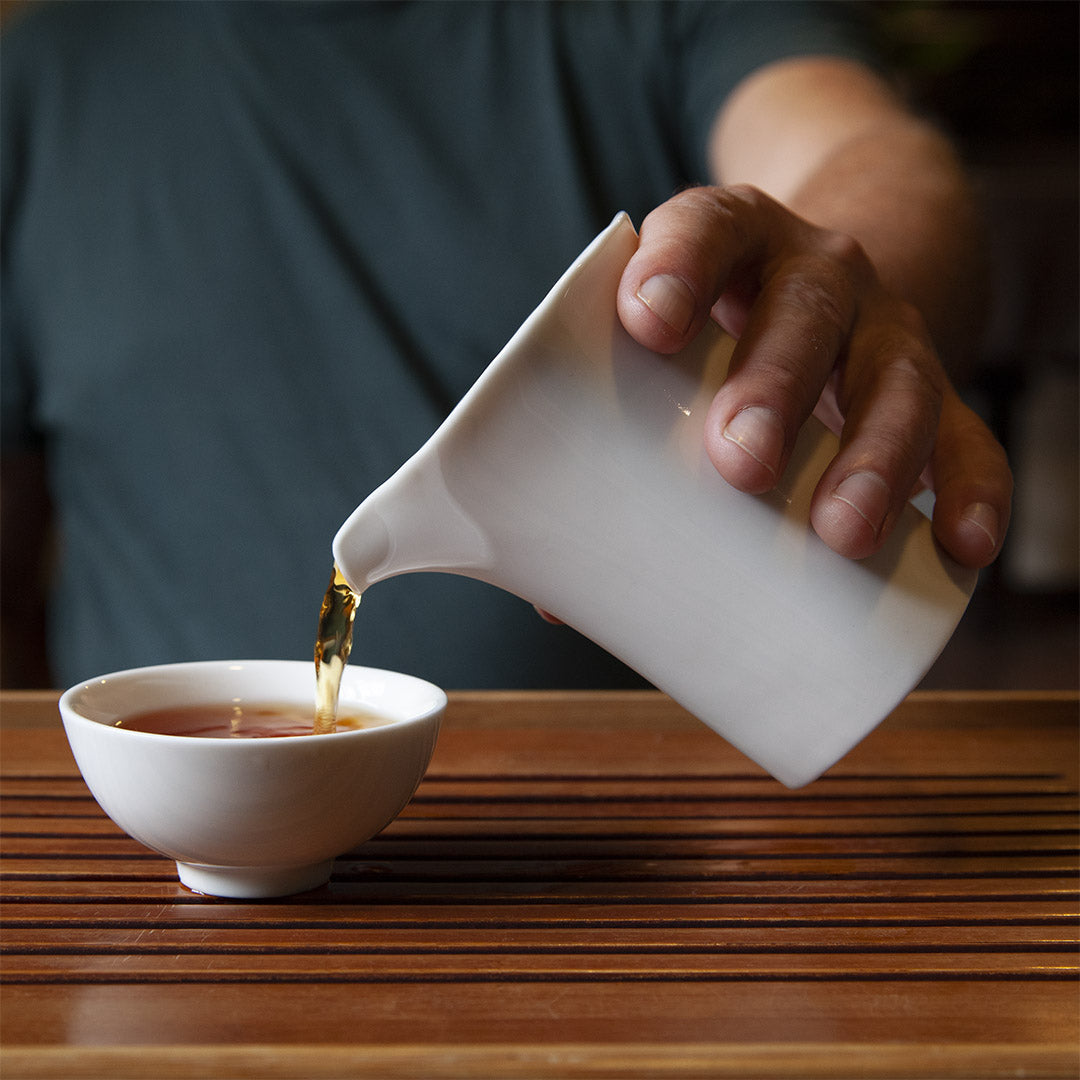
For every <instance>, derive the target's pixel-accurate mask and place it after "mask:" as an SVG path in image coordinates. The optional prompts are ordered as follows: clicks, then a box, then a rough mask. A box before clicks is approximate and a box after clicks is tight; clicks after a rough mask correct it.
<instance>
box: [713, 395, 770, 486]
mask: <svg viewBox="0 0 1080 1080" xmlns="http://www.w3.org/2000/svg"><path fill="white" fill-rule="evenodd" d="M724 438H725V439H727V440H728V442H733V443H734V444H735V445H736V446H738V447H739V448H740V449H741V450H745V451H746V453H748V454H749V455H750V456H751V457H752V458H753V459H754V460H755V461H756V462H758V463H759V464H761V465H764V466H765V468H766V469H768V470H769V472H771V473H772V474H773V476H776V474H777V472H778V471H779V468H780V455H781V454H783V452H784V425H783V423H782V422H781V420H780V417H779V416H778V415H777V414H776V413H775V412H774V411H773V410H772V409H769V408H766V407H765V406H764V405H749V406H747V407H746V408H745V409H740V410H739V412H737V413H736V414H735V415H734V416H733V417H732V418H731V419H730V420H729V421H728V424H727V427H726V428H724Z"/></svg>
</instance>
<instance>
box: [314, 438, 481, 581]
mask: <svg viewBox="0 0 1080 1080" xmlns="http://www.w3.org/2000/svg"><path fill="white" fill-rule="evenodd" d="M333 552H334V562H335V564H336V565H337V567H338V569H339V570H340V571H341V573H342V574H343V575H344V577H345V579H346V581H348V583H349V587H350V588H351V589H352V590H353V591H354V592H357V593H362V592H364V590H365V589H367V588H368V587H369V586H370V585H374V584H375V583H376V582H378V581H384V580H385V579H386V578H391V577H396V576H398V575H399V574H408V573H414V572H418V571H431V572H442V573H451V574H468V575H470V576H473V577H483V576H484V570H485V568H487V567H489V566H490V564H491V545H490V542H489V540H488V538H487V536H486V534H485V533H484V531H483V529H481V527H480V526H479V524H478V523H477V522H476V520H475V519H474V518H473V517H471V516H470V515H469V514H468V513H467V512H466V511H465V510H464V509H463V507H462V506H461V505H460V503H459V502H458V500H457V499H456V498H455V497H454V496H453V494H452V493H451V491H450V490H449V488H448V487H447V484H446V482H445V479H444V477H443V473H442V468H441V465H440V462H439V457H438V452H437V450H436V449H435V448H434V447H432V446H429V447H427V448H426V449H425V450H424V451H421V452H420V453H419V454H417V455H416V456H415V457H414V458H411V459H410V460H409V461H408V462H406V463H405V465H403V466H402V467H401V469H399V470H398V472H396V473H395V474H394V475H393V476H391V477H390V479H389V480H387V481H386V482H385V483H384V484H382V485H381V486H380V487H378V488H376V489H375V491H373V492H372V493H371V494H370V495H369V496H368V497H367V498H366V499H365V500H364V501H363V502H362V503H361V504H360V505H359V506H358V507H357V508H356V509H355V510H354V511H353V512H352V514H350V515H349V517H348V519H347V520H346V521H345V524H344V525H342V526H341V528H340V529H339V530H338V533H337V536H335V537H334V543H333Z"/></svg>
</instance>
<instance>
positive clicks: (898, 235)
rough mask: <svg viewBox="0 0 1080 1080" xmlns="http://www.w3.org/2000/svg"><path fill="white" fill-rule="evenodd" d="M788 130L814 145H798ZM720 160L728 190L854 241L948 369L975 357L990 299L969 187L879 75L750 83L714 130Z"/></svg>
mask: <svg viewBox="0 0 1080 1080" xmlns="http://www.w3.org/2000/svg"><path fill="white" fill-rule="evenodd" d="M856 88H858V90H859V94H858V95H857V98H856V95H855V93H854V90H855V89H856ZM853 100H857V101H858V104H857V105H855V106H852V105H851V102H852V101H853ZM818 118H820V119H818ZM793 128H797V129H798V130H800V131H805V130H812V131H815V130H816V132H817V137H816V138H814V139H813V140H808V139H806V137H805V136H803V139H802V140H801V141H800V139H797V138H794V137H792V136H791V135H790V132H791V131H792V129H793ZM777 147H785V149H784V151H783V152H779V151H778V150H777V149H776V148H777ZM713 163H714V169H715V170H716V171H717V173H718V174H719V175H718V178H719V179H720V180H721V181H722V182H724V183H750V184H753V185H754V186H756V187H760V188H761V189H762V190H764V191H766V192H767V193H768V194H770V195H772V196H773V197H774V198H776V199H778V200H779V201H780V202H783V203H785V204H786V205H787V206H788V207H790V208H791V209H792V210H793V211H794V212H795V213H797V214H799V216H801V217H803V218H805V219H806V220H808V221H810V222H812V223H814V224H815V225H820V226H823V227H825V228H829V229H835V230H837V231H839V232H843V233H846V234H848V235H850V236H853V237H854V238H855V239H856V240H858V241H859V243H860V244H861V245H862V247H863V248H864V249H865V251H866V252H867V254H868V255H869V257H870V260H871V261H872V262H873V264H874V266H875V268H876V270H877V273H878V275H879V277H880V278H881V280H882V282H883V284H884V285H885V286H886V287H887V288H888V289H890V290H891V291H892V292H894V293H895V294H896V295H898V296H900V297H902V298H904V299H906V300H907V301H909V302H910V303H912V304H913V305H914V306H915V307H917V308H918V309H919V311H920V313H921V314H922V316H923V318H924V319H925V320H926V323H927V325H928V327H929V329H930V333H931V336H932V338H933V340H934V342H935V344H936V346H937V348H938V350H939V353H940V355H941V356H942V359H943V360H945V361H946V363H947V364H948V365H949V366H950V367H953V368H955V367H956V366H957V365H958V364H959V363H961V362H962V361H963V360H964V359H965V357H966V356H967V355H968V354H969V353H970V352H971V350H972V348H973V346H974V344H975V343H976V342H977V339H978V332H979V328H980V324H981V319H982V315H983V310H984V303H985V266H984V261H983V255H982V242H981V229H980V226H979V221H978V214H977V211H976V203H975V198H974V196H973V193H972V190H971V185H970V183H969V182H968V179H967V177H966V176H965V174H964V171H963V169H962V167H961V165H960V162H959V160H958V157H957V155H956V153H955V151H954V150H953V148H952V146H951V145H950V143H949V142H948V140H947V139H945V138H944V137H943V136H942V135H941V134H940V133H939V132H938V131H936V130H935V129H934V128H933V127H932V126H930V125H928V124H925V123H923V122H921V121H919V120H918V119H916V118H915V117H912V116H911V115H909V114H908V113H907V112H906V111H905V110H904V109H903V106H902V105H901V103H900V102H899V101H898V100H897V99H896V98H895V97H894V96H893V95H892V94H891V92H890V91H889V90H888V88H887V87H886V86H885V85H884V84H883V83H880V82H879V81H877V80H876V79H875V77H874V76H872V75H870V74H869V73H867V72H864V71H862V70H861V69H859V68H856V67H854V66H852V65H846V64H831V63H829V62H826V61H805V62H804V61H794V62H791V63H789V64H784V65H778V66H777V67H776V68H775V69H774V70H771V71H767V72H765V73H763V74H761V75H759V76H756V77H754V78H753V79H752V80H751V81H750V82H749V83H748V85H747V86H746V87H744V88H743V89H742V90H741V91H740V92H739V93H738V94H737V95H736V97H735V99H734V100H733V102H732V105H731V106H730V107H729V109H728V110H726V113H725V115H724V116H722V117H721V122H719V123H718V125H717V130H716V136H715V138H714V145H713Z"/></svg>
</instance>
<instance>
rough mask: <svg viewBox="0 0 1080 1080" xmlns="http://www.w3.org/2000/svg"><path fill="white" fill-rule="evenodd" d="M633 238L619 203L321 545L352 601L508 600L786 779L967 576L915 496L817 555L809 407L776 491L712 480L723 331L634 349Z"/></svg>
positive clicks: (848, 739)
mask: <svg viewBox="0 0 1080 1080" xmlns="http://www.w3.org/2000/svg"><path fill="white" fill-rule="evenodd" d="M636 246H637V234H636V232H635V231H634V228H633V226H632V225H631V224H630V221H629V219H628V218H627V217H626V216H625V215H619V216H618V217H617V218H616V219H615V220H614V222H613V223H612V224H611V226H609V228H608V229H607V230H605V232H603V233H601V234H600V236H598V237H597V239H596V240H595V241H594V242H593V243H592V244H591V245H590V246H589V247H588V248H587V249H586V250H585V251H584V252H583V253H582V255H581V256H579V258H578V259H577V260H576V261H575V263H574V264H573V265H572V266H571V267H570V269H569V270H568V271H567V272H566V273H565V274H564V275H563V277H562V279H561V280H560V281H559V282H558V284H557V285H556V286H555V288H554V289H552V291H551V293H550V294H549V295H548V297H547V298H546V299H545V300H544V302H543V303H542V304H541V305H540V307H539V308H537V310H536V311H535V312H534V313H533V314H532V315H531V316H530V317H529V319H528V320H527V321H526V322H525V323H524V325H523V326H522V327H521V329H520V330H519V331H518V332H517V334H515V336H514V337H513V339H512V340H511V341H510V343H509V344H508V345H507V346H506V348H505V349H504V350H503V351H502V352H501V353H500V354H499V356H498V357H496V358H495V360H494V361H493V362H492V363H491V365H490V366H489V367H488V369H487V370H486V371H485V372H484V373H483V375H482V376H481V378H480V379H479V380H478V381H477V383H476V384H475V386H473V387H472V389H471V390H470V391H469V393H468V394H467V395H466V396H465V397H464V398H463V399H462V401H461V403H460V404H459V405H458V407H457V408H456V409H455V410H454V412H453V413H452V414H451V416H450V417H449V418H448V419H447V420H446V422H445V423H444V424H443V425H442V426H441V427H440V428H439V430H438V431H437V432H436V433H435V434H434V435H433V436H432V438H431V439H430V440H429V441H428V442H427V443H426V444H425V445H424V447H422V448H421V450H420V451H419V452H418V453H417V454H416V455H415V456H414V457H413V458H411V459H410V460H409V461H408V462H406V463H405V465H403V466H402V468H401V469H400V470H399V471H398V472H397V473H396V474H395V475H394V476H392V477H391V478H390V479H389V480H388V481H387V482H386V483H385V484H383V485H382V486H381V487H380V488H378V489H377V490H376V491H375V492H373V493H372V494H371V495H370V496H369V497H368V498H367V499H365V500H364V502H363V503H362V504H361V505H360V506H359V507H358V508H357V509H356V511H354V513H353V514H352V515H351V516H350V518H349V519H348V520H347V521H346V522H345V524H344V525H343V526H342V528H341V530H340V531H339V532H338V535H337V537H336V538H335V540H334V558H335V560H336V562H337V565H338V566H339V567H340V569H341V571H342V573H343V574H344V575H345V577H346V578H347V579H348V580H349V582H350V584H351V585H352V587H353V588H354V589H356V590H357V591H363V590H365V589H367V588H368V587H370V586H371V585H373V584H375V583H376V582H380V581H383V580H384V579H386V578H390V577H393V576H395V575H397V574H403V573H408V572H412V571H421V570H431V571H448V572H451V573H458V574H465V575H468V576H470V577H474V578H478V579H480V580H482V581H486V582H490V583H492V584H495V585H497V586H500V587H501V588H503V589H506V590H508V591H510V592H512V593H515V594H517V595H518V596H521V597H523V598H524V599H526V600H528V601H530V602H532V603H534V604H536V605H537V606H538V607H540V608H542V609H544V610H546V611H549V612H551V613H552V614H554V615H556V616H558V617H559V618H560V619H562V620H563V621H564V622H566V623H568V624H569V625H571V626H573V627H575V628H576V629H577V630H579V631H580V632H582V633H583V634H585V635H586V636H588V637H590V638H592V639H593V640H594V641H596V642H597V643H598V644H600V645H602V646H603V647H604V648H606V649H607V650H609V651H610V652H612V653H614V654H615V655H616V656H618V657H620V658H621V659H622V660H623V661H625V662H626V663H627V664H629V665H630V666H631V667H632V668H635V669H636V670H637V671H639V672H640V673H641V674H642V675H644V676H645V677H646V678H647V679H649V680H650V681H651V682H652V683H653V684H654V685H655V686H657V687H659V688H660V689H661V690H664V691H666V692H667V693H668V694H670V695H671V696H672V697H673V698H675V699H676V700H677V701H679V702H680V703H681V704H682V705H684V706H685V707H686V708H687V709H688V710H689V711H690V712H692V713H694V714H695V715H696V716H698V717H699V718H700V719H701V720H703V721H704V722H705V723H707V724H708V725H709V726H710V727H712V728H714V729H715V730H716V731H717V732H719V733H720V734H721V735H723V736H724V737H725V738H727V739H728V740H729V741H730V742H732V743H733V744H734V745H735V746H737V747H739V748H740V749H741V750H742V751H743V752H744V753H746V754H747V755H748V756H749V757H750V758H752V759H753V760H754V761H756V762H758V763H759V764H761V765H762V766H763V767H764V768H765V769H767V770H768V771H769V772H771V773H772V774H773V775H774V776H776V777H777V778H778V779H780V780H781V781H783V782H784V783H785V784H787V785H789V786H792V787H795V786H799V785H801V784H805V783H807V782H808V781H810V780H812V779H814V778H815V777H816V776H818V775H819V774H820V773H822V772H823V771H824V770H826V769H827V768H828V767H829V766H830V765H832V764H833V763H834V762H836V761H837V760H838V759H839V758H840V757H842V756H843V755H844V754H845V753H846V752H847V751H848V750H849V749H850V748H851V747H852V746H854V745H855V743H857V742H858V741H859V740H860V739H861V738H862V737H863V736H864V735H866V734H867V732H869V731H870V730H871V729H872V728H873V727H874V726H875V725H876V724H878V723H879V722H880V721H881V720H882V719H883V718H884V717H885V716H886V715H887V714H888V713H889V712H890V711H891V710H892V709H893V708H894V707H895V705H896V704H897V703H898V702H899V701H900V700H901V699H902V698H903V697H904V696H905V695H906V694H907V693H908V691H909V690H911V689H912V687H914V686H915V685H916V684H917V682H918V681H919V680H920V678H921V677H922V675H923V674H924V673H925V672H926V670H927V668H928V667H929V666H930V664H931V663H932V662H933V661H934V659H935V658H936V657H937V655H938V653H939V652H940V650H941V648H942V647H943V646H944V645H945V643H946V642H947V641H948V639H949V637H950V635H951V634H952V631H953V630H954V628H955V626H956V624H957V622H958V621H959V619H960V617H961V615H962V614H963V612H964V609H965V607H966V605H967V602H968V599H969V597H970V594H971V591H972V588H973V587H974V584H975V580H976V575H975V573H974V572H971V571H967V570H963V569H961V568H960V567H958V566H957V565H955V564H954V563H952V561H951V560H949V559H948V558H947V557H946V556H944V555H943V553H942V552H941V551H940V550H939V549H938V547H937V545H936V544H935V541H934V540H933V537H932V535H931V530H930V525H929V522H928V521H927V519H926V518H925V517H924V516H923V515H922V514H921V513H920V512H919V511H918V510H916V509H915V508H914V507H913V506H909V507H908V509H907V511H906V514H905V516H904V517H903V519H902V520H901V522H900V523H899V525H898V527H897V528H896V531H895V534H894V535H893V536H892V538H891V539H890V540H889V542H888V543H887V544H886V546H885V548H884V549H883V550H882V551H881V552H880V553H879V554H878V555H876V556H874V557H873V558H870V559H867V560H865V561H862V562H852V561H850V560H847V559H844V558H842V557H841V556H839V555H837V554H835V553H834V552H833V551H831V550H830V549H829V548H828V547H827V546H826V545H825V544H824V543H823V542H822V541H821V540H820V539H819V538H818V537H817V535H816V534H815V533H814V532H813V531H812V529H811V528H810V525H809V506H810V497H811V494H812V493H813V490H814V487H815V485H816V483H817V480H818V479H819V477H820V475H821V473H822V472H823V471H824V468H825V466H826V464H827V463H828V461H829V460H830V459H831V458H832V456H833V454H834V453H835V451H836V445H837V444H836V439H835V437H834V436H833V435H832V433H831V432H829V431H828V430H827V429H826V428H825V427H824V425H822V424H821V423H820V422H818V421H817V420H811V421H810V422H809V423H807V424H806V425H805V428H804V430H803V431H802V433H801V435H800V438H799V439H798V442H797V444H796V448H795V451H794V455H793V458H792V461H791V463H790V465H789V466H788V468H787V470H786V472H785V474H784V476H783V478H782V480H781V483H780V484H779V486H778V488H777V490H776V491H774V492H772V493H770V494H769V495H767V496H761V497H759V496H750V495H746V494H743V493H741V492H738V491H736V490H735V489H733V488H731V487H730V486H729V485H727V484H726V483H725V482H724V480H723V479H722V478H721V477H720V475H719V474H718V473H717V472H716V470H715V469H714V468H713V466H712V464H711V462H710V461H709V459H708V457H707V456H706V454H705V451H704V444H703V424H704V418H705V413H706V410H707V408H708V405H709V402H710V401H711V400H712V398H713V395H714V394H715V392H716V390H717V389H718V387H719V386H720V384H721V382H722V381H723V378H724V376H725V374H726V371H727V365H728V361H729V358H730V352H731V347H732V342H731V340H730V339H729V338H727V337H726V336H725V335H724V334H723V333H722V332H721V331H720V330H719V328H717V327H715V326H710V327H708V328H707V329H706V331H705V332H704V333H703V334H702V335H701V336H700V337H699V338H698V339H697V340H696V341H695V342H694V344H693V345H692V346H691V347H690V348H689V349H687V350H686V351H685V352H683V353H681V354H679V355H677V356H674V357H668V356H660V355H658V354H655V353H652V352H650V351H648V350H646V349H644V348H642V347H641V346H639V345H638V344H637V343H636V342H634V341H633V340H632V339H631V338H630V336H629V335H628V334H627V333H626V331H625V330H623V328H622V326H621V324H620V322H619V320H618V316H617V314H616V308H615V296H616V290H617V287H618V282H619V279H620V277H621V274H622V271H623V269H624V267H625V266H626V263H627V261H628V260H629V258H630V256H631V255H632V253H633V252H634V251H635V249H636ZM387 587H389V586H387ZM447 629H448V632H449V628H447Z"/></svg>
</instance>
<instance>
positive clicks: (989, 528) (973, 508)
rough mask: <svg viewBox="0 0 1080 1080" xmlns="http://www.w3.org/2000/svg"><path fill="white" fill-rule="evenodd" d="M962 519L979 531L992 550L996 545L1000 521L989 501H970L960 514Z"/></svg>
mask: <svg viewBox="0 0 1080 1080" xmlns="http://www.w3.org/2000/svg"><path fill="white" fill-rule="evenodd" d="M960 518H961V520H962V521H970V522H971V524H972V525H974V526H975V528H977V529H978V530H979V531H980V532H981V533H983V534H984V535H985V536H986V540H987V542H988V543H989V545H990V550H991V551H993V550H994V549H995V548H996V547H997V538H998V530H999V529H1000V527H1001V522H1000V521H999V520H998V512H997V511H996V510H995V509H994V508H993V507H992V506H991V505H990V504H989V503H972V504H971V505H970V506H969V507H968V508H967V509H966V510H965V511H964V512H963V513H962V514H961V515H960Z"/></svg>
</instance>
